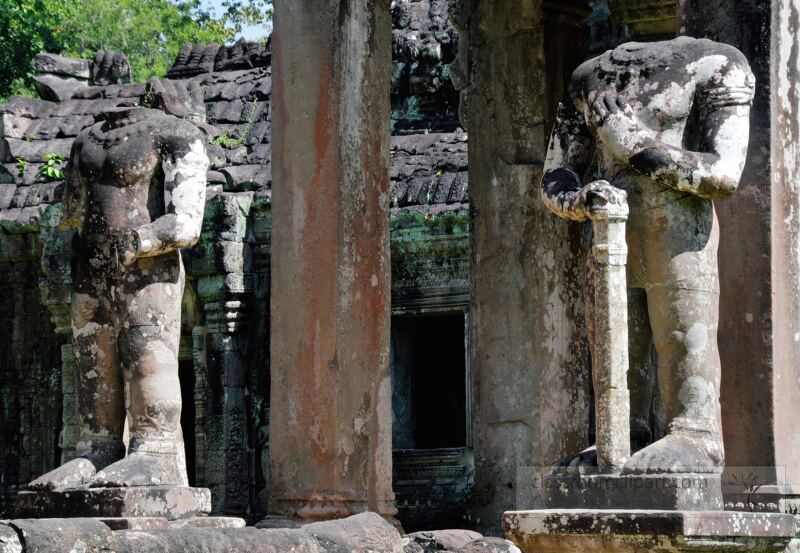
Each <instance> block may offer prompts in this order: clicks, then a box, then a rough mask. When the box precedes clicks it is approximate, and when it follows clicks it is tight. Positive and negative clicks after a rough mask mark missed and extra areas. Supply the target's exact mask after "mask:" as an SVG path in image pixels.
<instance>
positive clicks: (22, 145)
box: [0, 138, 72, 163]
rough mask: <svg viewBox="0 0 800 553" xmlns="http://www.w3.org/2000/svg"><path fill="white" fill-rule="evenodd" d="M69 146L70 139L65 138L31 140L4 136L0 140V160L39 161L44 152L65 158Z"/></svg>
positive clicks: (67, 154)
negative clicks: (4, 137)
mask: <svg viewBox="0 0 800 553" xmlns="http://www.w3.org/2000/svg"><path fill="white" fill-rule="evenodd" d="M71 148H72V140H71V139H65V138H57V139H53V140H33V141H27V140H19V139H16V138H6V139H4V140H2V141H0V161H3V162H6V163H12V162H15V161H16V160H17V158H21V159H24V160H25V161H29V162H30V161H36V162H40V163H41V162H42V161H43V160H44V155H45V154H58V155H60V156H62V157H63V158H64V159H66V158H67V157H68V156H69V152H70V149H71Z"/></svg>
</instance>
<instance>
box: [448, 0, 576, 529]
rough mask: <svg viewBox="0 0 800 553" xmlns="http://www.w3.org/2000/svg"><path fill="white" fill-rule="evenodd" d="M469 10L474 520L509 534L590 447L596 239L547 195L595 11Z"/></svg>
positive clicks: (464, 55)
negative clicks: (570, 88)
mask: <svg viewBox="0 0 800 553" xmlns="http://www.w3.org/2000/svg"><path fill="white" fill-rule="evenodd" d="M460 5H461V6H460V10H459V11H458V14H460V17H458V18H457V19H460V21H456V23H457V24H458V25H459V31H460V36H461V40H460V48H461V49H462V52H461V53H460V54H459V59H460V60H461V62H462V71H463V72H464V73H466V75H465V82H463V83H460V85H463V91H462V100H461V101H462V105H461V114H462V123H464V124H465V125H466V126H467V131H468V132H469V183H470V208H471V211H472V223H471V229H470V230H471V233H472V236H471V239H472V277H473V280H472V297H471V307H470V324H471V330H470V336H471V342H470V352H469V355H470V366H471V367H472V371H473V379H474V394H475V403H474V444H475V490H474V494H473V498H474V503H475V505H474V508H473V511H472V516H473V520H474V521H475V522H476V523H477V524H478V525H479V526H480V527H482V528H483V529H484V530H486V531H487V532H492V533H500V531H501V530H500V528H499V525H500V520H501V517H502V514H503V511H507V510H513V509H515V508H519V509H529V508H532V507H535V506H541V505H542V503H541V495H539V491H540V490H536V489H534V488H533V483H534V481H535V480H536V479H537V475H538V474H541V473H542V472H545V471H546V470H549V468H550V467H552V465H553V464H554V463H556V462H557V461H559V460H561V459H563V458H564V457H566V456H567V455H571V454H574V453H575V452H577V451H581V450H582V449H583V448H585V447H587V446H589V445H590V441H589V436H588V428H589V406H590V400H589V393H590V389H591V379H590V369H589V364H588V359H589V355H588V348H587V345H586V337H585V330H584V329H583V327H584V324H583V308H582V303H583V302H582V299H581V298H582V289H583V279H584V276H583V275H584V271H583V267H584V264H585V259H586V254H587V252H586V248H585V245H586V242H587V240H586V236H587V235H586V234H585V231H586V230H587V227H585V226H582V225H577V224H568V223H567V222H566V221H563V220H559V219H557V218H556V217H553V216H552V215H551V214H550V213H549V212H548V211H547V209H546V208H545V207H544V205H543V203H542V201H541V199H540V191H539V186H540V180H541V176H542V166H543V160H544V158H545V155H546V152H547V142H548V138H549V134H550V131H551V130H552V125H553V120H554V118H555V109H556V105H557V103H558V100H560V99H561V92H563V91H564V90H565V89H566V82H567V81H566V79H567V77H568V75H569V73H571V71H572V70H573V69H574V68H575V67H576V66H577V64H578V63H580V61H582V57H583V56H582V52H583V49H582V48H583V46H582V45H581V37H582V36H583V32H584V31H583V29H582V27H581V21H582V19H583V18H584V17H586V16H587V15H589V10H588V9H587V6H588V4H586V3H582V2H572V1H569V2H568V1H559V2H556V1H548V2H543V1H541V0H491V1H490V0H462V2H460ZM566 45H569V47H567V46H566ZM464 48H467V49H468V50H467V51H463V49H464ZM545 467H547V468H545Z"/></svg>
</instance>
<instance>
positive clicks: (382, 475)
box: [269, 0, 395, 519]
mask: <svg viewBox="0 0 800 553" xmlns="http://www.w3.org/2000/svg"><path fill="white" fill-rule="evenodd" d="M390 37H391V26H390V17H389V3H388V2H374V1H372V0H354V1H351V2H339V1H338V0H279V1H276V2H275V33H274V34H273V41H272V44H273V57H272V60H273V104H272V109H273V117H272V120H273V136H274V140H273V143H272V152H273V154H272V155H273V157H272V167H273V202H272V215H273V242H272V243H273V247H272V276H271V278H272V293H271V306H272V317H271V325H272V328H271V350H272V351H271V360H272V361H271V401H270V441H269V447H270V479H271V487H270V505H269V510H270V513H271V514H273V515H278V516H283V517H293V518H294V517H299V518H302V519H322V518H334V517H341V516H346V515H348V514H350V513H354V512H359V511H366V510H371V511H376V512H378V513H381V514H383V515H385V516H392V515H393V514H394V511H395V509H394V494H393V492H392V450H391V380H390V372H389V321H390V284H391V282H390V271H389V229H388V225H389V213H388V211H389V197H388V184H389V172H388V165H389V158H388V155H389V121H390V112H389V94H388V91H389V81H390V79H389V77H390V69H391V59H390V54H391V48H390Z"/></svg>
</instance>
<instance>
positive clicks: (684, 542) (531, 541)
mask: <svg viewBox="0 0 800 553" xmlns="http://www.w3.org/2000/svg"><path fill="white" fill-rule="evenodd" d="M503 528H504V530H505V532H506V537H508V538H509V539H510V540H511V541H512V542H514V544H515V545H517V546H518V547H519V548H520V549H521V550H522V551H523V552H524V553H542V552H547V553H573V552H575V551H596V552H598V553H603V552H608V553H612V552H613V553H628V552H630V553H638V552H641V551H655V552H660V553H667V552H676V553H678V552H692V551H697V552H698V553H699V552H710V551H714V552H718V553H727V552H734V551H748V552H753V553H777V552H780V551H784V550H785V548H786V547H787V546H788V545H789V543H790V541H791V539H792V538H793V537H794V534H795V532H796V530H797V528H796V523H795V520H794V517H793V516H792V515H786V514H775V513H772V514H764V513H733V512H725V511H706V512H695V511H689V512H687V511H648V510H539V511H512V512H507V513H505V514H504V515H503Z"/></svg>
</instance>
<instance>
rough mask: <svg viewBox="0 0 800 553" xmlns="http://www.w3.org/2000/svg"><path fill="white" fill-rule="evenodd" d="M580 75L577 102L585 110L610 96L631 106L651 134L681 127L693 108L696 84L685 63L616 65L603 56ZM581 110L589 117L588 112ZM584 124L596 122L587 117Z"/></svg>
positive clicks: (592, 124)
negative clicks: (604, 95)
mask: <svg viewBox="0 0 800 553" xmlns="http://www.w3.org/2000/svg"><path fill="white" fill-rule="evenodd" d="M671 61H672V62H671ZM582 73H583V74H582V75H580V79H579V82H580V83H581V86H580V88H579V91H578V92H579V93H580V97H579V98H578V101H579V103H582V104H583V105H584V108H586V107H588V106H590V105H591V104H592V103H593V102H594V101H595V99H596V98H599V97H600V96H601V95H603V94H607V93H611V95H612V97H616V98H619V99H620V100H621V101H622V102H623V103H624V104H626V105H627V106H630V108H631V109H632V110H633V112H634V114H635V117H636V119H637V120H638V121H639V123H640V124H641V125H642V127H643V128H647V129H650V130H652V131H654V132H665V131H670V130H679V129H681V128H683V126H684V125H685V124H686V121H687V120H688V118H689V115H690V113H691V111H692V108H693V106H694V100H695V92H696V89H697V83H696V81H695V80H694V78H693V77H692V74H691V72H690V70H689V69H688V68H687V65H686V62H685V60H680V61H679V60H670V61H666V62H662V63H660V64H657V65H654V66H649V67H648V66H647V65H643V64H638V63H627V64H626V63H622V62H615V61H614V60H612V59H609V57H605V56H604V57H601V58H598V59H597V60H595V61H594V62H593V63H592V64H591V65H590V66H589V67H587V68H584V70H583V72H582ZM583 111H584V113H585V114H588V113H589V112H590V111H591V110H588V109H584V110H583ZM587 123H588V124H589V125H590V127H591V126H594V123H595V122H594V121H592V120H591V117H587Z"/></svg>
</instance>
